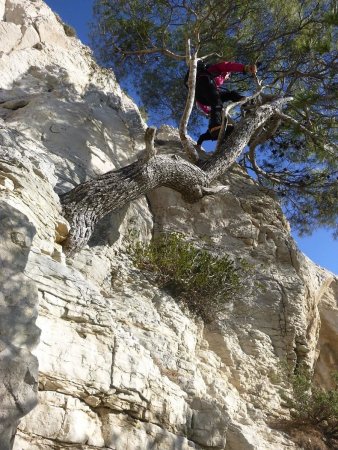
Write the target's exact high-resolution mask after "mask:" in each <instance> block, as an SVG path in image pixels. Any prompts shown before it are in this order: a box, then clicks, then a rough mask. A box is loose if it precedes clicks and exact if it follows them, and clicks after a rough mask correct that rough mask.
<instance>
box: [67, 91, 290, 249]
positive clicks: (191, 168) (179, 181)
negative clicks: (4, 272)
mask: <svg viewBox="0 0 338 450" xmlns="http://www.w3.org/2000/svg"><path fill="white" fill-rule="evenodd" d="M288 100H289V99H278V100H275V101H273V102H271V103H270V104H266V105H263V106H261V107H259V108H258V109H257V110H256V111H254V112H252V113H250V114H249V115H248V116H247V117H245V118H243V119H242V120H241V121H240V122H239V123H238V125H237V126H236V127H235V129H234V131H233V132H232V133H231V135H230V136H229V137H228V138H227V139H226V140H225V141H224V143H223V145H222V146H221V148H220V151H219V152H218V153H217V154H215V155H214V156H212V157H211V158H210V159H209V160H208V161H206V162H204V163H203V164H201V165H200V167H198V166H197V165H194V164H192V163H190V162H188V161H186V160H185V159H183V158H182V157H180V156H178V155H169V156H167V155H156V150H155V149H154V146H153V141H154V133H155V130H154V129H148V130H147V132H146V135H145V140H146V149H145V151H144V152H143V153H142V154H141V155H140V158H139V159H138V160H137V161H135V162H133V163H131V164H129V165H128V166H125V167H123V168H121V169H118V170H114V171H111V172H107V173H106V174H103V175H101V176H99V177H98V178H97V179H94V180H89V181H86V182H84V183H81V184H79V185H78V186H76V187H75V188H74V189H72V190H71V191H69V192H67V193H66V194H63V195H62V196H61V203H62V206H63V211H64V215H65V218H66V219H67V220H68V221H69V224H70V232H69V235H68V238H67V240H66V241H65V244H64V248H65V251H66V253H68V254H73V253H75V252H77V251H79V250H80V249H81V248H82V247H83V246H84V245H86V243H87V242H88V240H89V238H90V236H91V235H92V233H93V231H94V228H95V225H96V223H97V222H98V221H99V220H100V219H102V218H103V217H104V216H105V215H106V214H108V213H110V212H113V211H117V210H119V209H120V208H122V207H123V206H125V205H126V204H128V203H129V202H131V201H133V200H136V199H137V198H139V197H140V196H142V195H145V194H147V192H150V191H151V190H153V189H155V188H157V187H160V186H166V187H170V188H172V189H174V190H175V191H177V192H180V193H181V194H182V196H183V197H184V198H185V200H187V201H189V202H195V201H198V200H199V199H201V198H202V197H203V196H205V195H210V194H213V193H216V192H217V191H219V190H220V189H219V188H216V189H215V188H211V187H210V184H211V183H212V182H213V181H214V180H216V179H217V178H218V177H219V176H220V175H221V174H222V173H224V172H225V171H226V170H227V169H228V168H229V167H230V166H231V165H232V164H233V163H234V162H235V161H236V159H237V158H238V157H239V156H240V154H241V153H242V151H243V149H244V147H245V146H246V145H247V144H248V142H249V140H250V138H251V136H252V135H253V134H254V132H255V131H256V130H257V129H258V128H259V127H260V126H261V125H262V124H263V123H264V122H266V121H267V120H268V119H269V118H270V117H271V116H272V115H274V114H275V113H276V112H278V111H280V110H281V108H282V106H283V104H285V103H286V102H287V101H288Z"/></svg>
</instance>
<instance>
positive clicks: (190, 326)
mask: <svg viewBox="0 0 338 450" xmlns="http://www.w3.org/2000/svg"><path fill="white" fill-rule="evenodd" d="M0 19H2V21H1V22H0V87H1V89H0V203H1V209H0V261H1V272H0V279H1V283H0V286H1V287H0V303H1V310H0V330H1V332H0V378H1V383H0V398H1V408H0V449H1V450H8V449H11V448H12V443H13V439H14V435H15V432H16V427H17V424H18V422H19V421H20V424H19V428H18V431H17V434H16V438H15V442H14V449H16V450H19V449H20V450H26V449H27V450H28V449H29V450H37V449H41V450H42V449H44V450H45V449H60V448H62V449H64V448H68V447H69V448H74V449H94V448H95V449H98V448H102V449H116V450H122V449H123V450H124V449H130V450H136V449H139V450H143V449H150V448H151V449H157V450H165V449H168V450H169V449H180V450H185V449H192V448H195V449H206V448H207V449H213V448H214V449H226V450H251V449H252V450H253V449H255V450H277V449H278V450H279V449H281V450H283V449H285V450H286V449H291V448H295V447H294V445H293V444H292V443H290V441H288V439H287V438H286V437H285V436H284V435H282V434H280V433H278V432H276V431H273V430H271V429H270V428H269V426H268V425H267V423H268V421H269V420H270V419H271V418H278V417H279V416H280V415H285V414H287V410H286V409H284V408H283V404H282V402H281V399H280V395H279V394H280V390H281V389H282V390H283V389H284V390H285V389H286V385H285V383H284V380H283V376H282V375H281V373H282V369H281V367H282V366H283V365H285V364H287V365H288V366H289V367H291V368H294V367H295V366H296V365H299V364H300V363H302V362H304V363H306V364H307V365H309V366H310V367H314V368H315V371H316V377H317V379H318V380H319V381H320V382H321V383H322V385H325V386H329V383H330V381H329V372H330V371H331V368H332V367H333V366H334V365H335V364H337V354H338V352H337V342H338V340H337V311H338V308H337V298H338V294H337V291H338V283H337V279H336V278H335V277H334V276H333V275H332V274H330V273H328V272H326V271H324V270H322V269H320V268H318V267H316V266H315V265H314V264H313V263H312V262H311V261H309V260H308V259H307V258H306V257H305V256H303V255H302V254H301V253H300V252H299V251H298V250H297V248H296V246H295V243H294V241H293V240H292V239H291V237H290V232H289V227H288V224H287V222H286V220H285V218H284V216H283V214H282V212H281V210H280V207H279V205H278V202H277V201H276V199H275V198H274V197H273V196H272V195H271V194H270V193H268V192H264V191H262V190H261V189H260V188H259V187H258V186H257V185H256V184H255V183H254V182H253V181H252V180H251V179H250V178H248V177H247V176H246V175H245V174H244V173H243V172H242V171H241V170H240V169H239V168H236V169H234V170H232V171H231V172H230V173H229V174H227V175H226V176H224V180H223V182H228V183H229V184H230V191H229V192H228V193H226V194H223V195H221V196H215V197H209V198H205V199H203V200H201V201H200V202H198V203H196V204H193V205H190V204H186V203H185V202H184V201H183V200H182V198H181V197H180V195H178V194H177V193H175V192H174V191H171V190H169V189H166V188H161V189H157V190H156V191H154V192H152V193H150V194H149V195H148V198H147V199H145V198H141V199H140V200H138V201H137V202H135V203H133V204H132V205H130V206H129V207H128V208H125V209H124V210H123V211H120V212H119V214H115V215H109V216H107V217H106V218H105V219H104V220H103V221H102V223H100V224H99V226H98V229H97V230H96V232H95V235H94V236H93V238H92V240H91V241H90V243H89V245H88V246H87V247H86V248H85V249H83V250H82V251H81V252H80V253H79V254H77V255H76V256H75V257H74V258H73V259H69V260H67V261H66V259H65V256H64V254H63V252H62V247H61V244H62V241H63V240H64V239H65V237H66V235H67V233H68V224H67V222H66V221H65V220H64V218H63V217H62V214H61V206H60V202H59V198H58V195H57V194H59V193H62V192H66V191H67V190H69V189H71V188H72V187H73V186H75V185H76V184H77V183H79V182H82V181H84V180H86V179H88V178H90V177H93V176H95V175H97V174H100V173H103V172H106V171H108V170H111V169H113V168H117V167H120V166H123V165H125V164H127V163H128V162H131V161H133V160H134V159H135V158H136V156H137V154H138V153H139V151H140V150H142V148H143V134H144V130H145V124H144V123H143V121H142V119H141V118H140V115H139V112H138V109H137V107H136V106H135V105H134V104H133V102H132V101H131V100H130V99H129V98H128V97H127V96H126V95H125V94H124V93H123V92H122V90H121V89H120V87H119V85H118V84H117V83H116V80H115V77H114V75H113V73H112V72H110V71H106V70H103V69H100V68H99V67H98V66H97V65H96V64H95V62H94V61H93V59H92V57H91V54H90V51H89V49H88V48H87V47H85V46H83V45H82V44H81V43H80V42H79V41H78V40H77V39H76V38H74V37H69V36H67V35H66V33H65V30H64V27H63V24H62V22H61V21H60V20H59V19H58V18H57V17H56V16H55V15H54V14H53V13H52V12H51V11H50V9H49V8H48V7H47V6H46V5H45V4H44V3H43V2H42V1H40V0H36V1H28V0H7V1H6V2H5V1H4V0H0ZM4 37H6V38H4ZM158 138H159V142H160V143H161V145H160V146H159V151H162V152H173V153H176V152H180V151H181V149H180V145H179V140H178V137H177V132H176V131H175V130H174V129H172V128H170V127H164V128H162V129H161V130H160V132H159V133H158ZM164 230H165V231H179V232H182V233H185V234H186V235H187V236H188V237H189V238H190V239H191V240H192V241H195V242H196V243H198V244H199V245H202V246H204V247H205V248H207V249H209V250H210V251H213V252H215V251H216V252H218V253H219V254H223V253H227V254H230V255H232V256H233V258H235V259H236V260H239V259H240V258H242V259H243V260H244V261H246V263H247V265H248V267H249V272H248V276H247V277H246V279H245V280H243V292H242V295H241V298H239V299H236V300H235V299H234V300H233V301H232V302H229V305H228V308H227V311H226V313H225V314H224V318H223V320H222V321H216V322H215V323H214V324H212V325H211V326H209V327H207V328H206V327H204V326H203V324H202V323H200V322H198V321H196V320H193V319H192V318H191V317H189V314H188V313H187V312H186V311H184V310H182V308H181V307H180V306H179V305H178V304H177V303H176V302H175V300H174V299H173V298H172V297H170V296H169V295H167V294H165V293H164V292H162V291H161V290H160V289H158V288H157V287H156V286H154V285H153V284H152V283H151V281H149V279H148V278H147V277H146V276H145V274H144V273H142V272H140V271H139V270H137V269H136V268H135V267H134V266H133V264H132V261H131V260H130V257H129V256H128V252H127V251H126V250H127V247H128V245H129V244H130V243H133V241H135V240H140V239H142V240H143V241H145V242H147V241H149V240H150V238H151V236H152V234H153V233H154V232H155V233H158V232H161V231H164ZM40 332H41V336H40ZM32 352H33V353H34V355H33V353H32ZM38 364H39V376H38ZM37 383H38V384H37ZM38 386H39V392H37V387H38ZM28 413H29V414H28Z"/></svg>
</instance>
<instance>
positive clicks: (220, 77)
mask: <svg viewBox="0 0 338 450" xmlns="http://www.w3.org/2000/svg"><path fill="white" fill-rule="evenodd" d="M244 67H245V66H244V64H240V63H236V62H227V61H223V62H220V63H217V64H213V65H212V66H209V67H208V72H210V73H213V74H216V76H215V77H214V82H215V84H216V86H217V87H220V86H222V84H223V83H224V81H226V80H228V79H229V78H230V75H231V72H242V73H243V72H244ZM196 106H197V107H198V108H199V109H200V110H201V111H202V112H204V114H206V115H209V113H210V109H211V108H210V106H207V105H203V104H202V103H200V102H198V101H196Z"/></svg>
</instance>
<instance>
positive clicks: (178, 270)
mask: <svg viewBox="0 0 338 450" xmlns="http://www.w3.org/2000/svg"><path fill="white" fill-rule="evenodd" d="M133 257H134V263H135V265H136V266H137V267H138V268H140V269H143V270H148V271H150V272H152V273H153V274H154V276H155V281H156V282H157V283H158V284H159V286H160V287H162V288H164V289H166V290H168V291H169V292H170V293H171V294H172V295H173V296H174V297H175V298H177V299H178V300H180V301H181V302H183V304H185V305H186V306H187V307H188V309H189V310H190V311H191V312H192V313H194V314H196V315H198V316H200V317H201V318H202V319H203V320H204V321H205V322H211V321H212V320H214V319H215V318H216V317H218V315H219V314H220V313H221V312H222V311H224V310H225V308H226V303H227V301H228V300H229V299H230V298H232V297H233V296H234V295H235V294H236V293H237V292H238V290H239V288H240V274H239V269H238V268H236V266H235V264H234V262H233V261H231V260H230V258H229V257H228V256H217V255H214V254H212V253H210V252H208V251H207V250H203V249H200V248H197V247H195V246H194V245H193V244H192V243H190V242H188V241H186V240H185V239H184V238H183V236H182V235H181V234H178V233H171V234H166V235H161V236H159V237H157V238H155V239H153V241H152V242H151V243H150V244H149V245H148V246H145V245H143V244H136V246H135V248H134V251H133Z"/></svg>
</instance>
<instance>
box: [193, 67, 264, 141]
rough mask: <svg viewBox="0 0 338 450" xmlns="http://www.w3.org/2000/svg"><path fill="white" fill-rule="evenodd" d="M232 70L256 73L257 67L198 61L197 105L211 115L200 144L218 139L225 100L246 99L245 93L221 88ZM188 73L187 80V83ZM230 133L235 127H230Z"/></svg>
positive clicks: (236, 100)
mask: <svg viewBox="0 0 338 450" xmlns="http://www.w3.org/2000/svg"><path fill="white" fill-rule="evenodd" d="M232 72H239V73H249V74H251V75H254V74H256V72H257V67H256V65H255V64H253V65H244V64H240V63H236V62H226V61H224V62H220V63H217V64H212V65H207V64H205V63H204V62H203V61H202V60H199V61H198V63H197V75H196V89H195V100H196V105H197V107H198V108H199V109H201V110H202V111H203V112H204V113H205V114H207V115H209V125H208V131H207V132H206V133H204V134H202V135H201V136H200V138H199V140H198V142H200V144H199V145H201V143H202V142H203V141H204V140H217V137H218V134H219V130H220V128H221V123H222V108H223V102H226V101H232V102H238V101H240V100H245V99H246V97H245V96H244V95H241V94H239V93H238V92H236V91H228V90H223V89H222V90H221V89H220V87H221V86H222V84H223V83H224V81H226V80H228V79H229V77H230V74H231V73H232ZM187 80H188V74H187V75H186V78H185V82H186V84H187ZM228 128H229V130H228V132H226V134H227V135H228V134H229V133H230V132H231V131H232V129H233V127H229V126H228Z"/></svg>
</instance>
